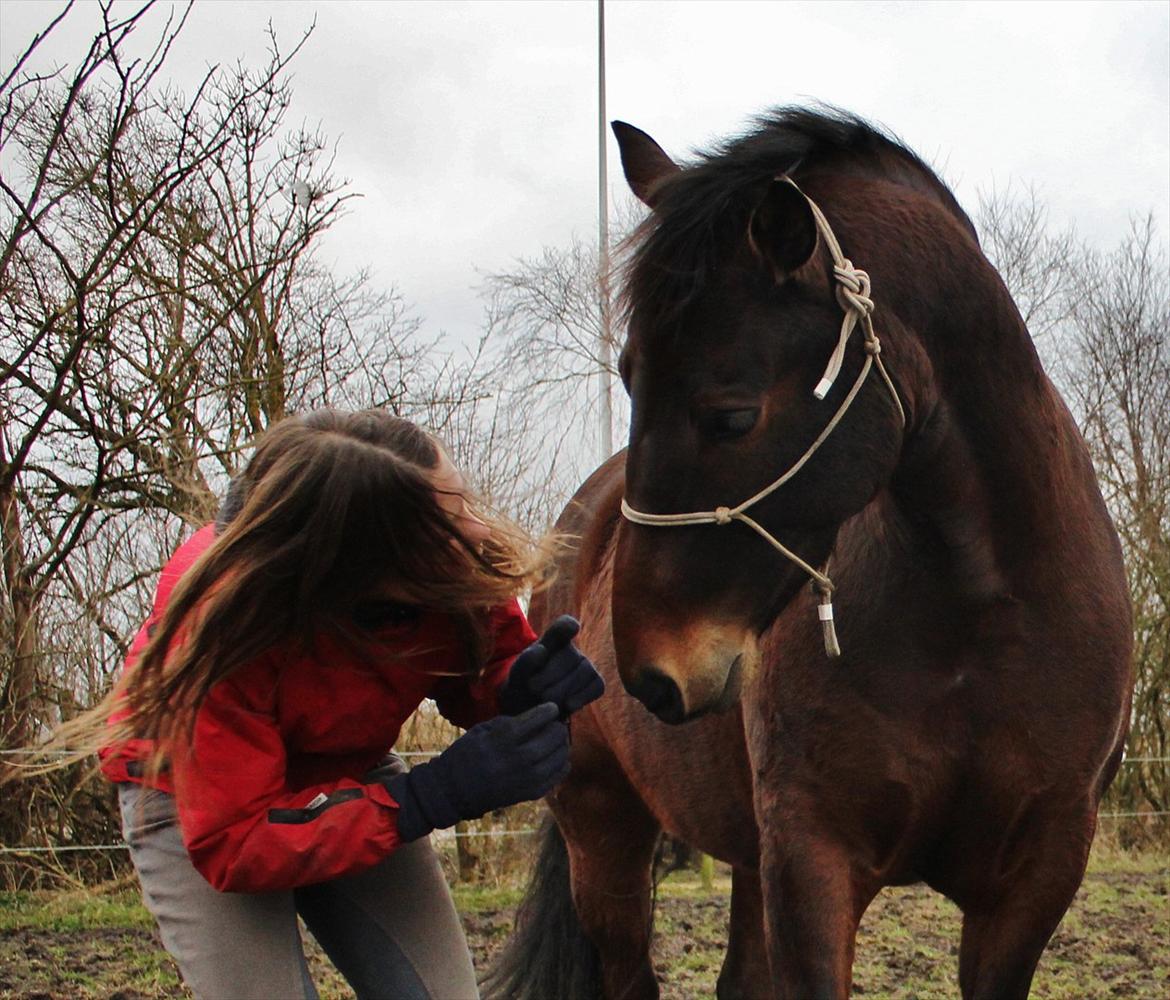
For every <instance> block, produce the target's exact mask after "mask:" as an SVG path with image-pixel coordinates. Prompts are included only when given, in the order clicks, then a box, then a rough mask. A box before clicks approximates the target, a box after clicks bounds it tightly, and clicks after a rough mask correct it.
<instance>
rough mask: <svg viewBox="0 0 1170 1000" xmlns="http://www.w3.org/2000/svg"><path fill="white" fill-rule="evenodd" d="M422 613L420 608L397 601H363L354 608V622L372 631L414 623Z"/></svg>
mask: <svg viewBox="0 0 1170 1000" xmlns="http://www.w3.org/2000/svg"><path fill="white" fill-rule="evenodd" d="M420 615H421V612H420V611H419V609H418V608H416V607H413V606H412V605H409V604H399V603H398V602H397V601H363V602H362V603H360V604H358V605H356V606H355V607H354V609H353V620H354V624H356V625H357V626H358V627H359V628H363V629H367V630H369V631H371V632H376V631H378V630H379V629H385V628H403V627H406V626H408V625H414V624H416V623H417V622H418V620H419V617H420Z"/></svg>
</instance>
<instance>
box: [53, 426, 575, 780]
mask: <svg viewBox="0 0 1170 1000" xmlns="http://www.w3.org/2000/svg"><path fill="white" fill-rule="evenodd" d="M440 447H441V446H440V445H439V444H438V442H437V441H436V440H435V439H434V438H432V437H431V436H430V435H429V434H427V433H426V432H425V431H423V430H422V429H420V428H419V427H417V426H416V425H414V424H412V423H410V422H409V421H406V420H403V419H400V418H398V417H395V416H392V415H390V414H388V413H385V412H382V411H380V410H363V411H359V412H355V413H346V412H341V411H337V410H319V411H315V412H311V413H308V414H305V415H302V416H297V417H291V418H289V419H286V420H285V421H282V422H281V423H279V424H277V425H275V426H274V427H273V428H271V429H270V430H269V431H268V432H267V433H266V434H265V436H264V437H263V438H262V440H261V441H260V443H259V445H258V447H257V448H256V451H255V453H254V455H253V457H252V459H251V461H250V462H249V463H248V465H247V468H246V469H245V470H244V472H243V473H242V476H241V477H240V478H239V479H238V480H237V482H236V483H235V484H233V489H232V491H231V496H230V497H229V501H228V503H227V504H225V508H237V509H228V510H227V511H226V514H227V516H226V517H225V516H224V514H223V513H221V517H220V519H219V521H220V523H219V527H220V528H221V531H220V533H219V534H218V536H217V538H216V539H215V541H214V542H213V543H212V544H211V546H210V547H209V548H208V549H207V550H206V551H205V552H204V553H203V554H202V555H201V556H200V558H199V559H198V560H197V561H196V562H195V563H194V564H193V565H192V566H191V568H190V569H189V570H188V571H187V572H186V573H185V574H184V576H183V578H182V580H181V581H180V582H179V583H178V584H177V585H176V587H175V590H174V592H173V593H172V595H171V598H170V601H169V602H168V604H167V608H166V612H165V613H164V615H163V616H162V618H161V620H160V621H159V622H157V623H156V626H155V628H154V631H153V633H152V635H151V638H150V640H149V642H148V644H147V646H146V647H145V649H144V650H143V652H142V655H141V656H140V658H139V659H138V662H137V663H136V664H135V665H134V667H133V668H132V669H131V670H129V671H127V673H126V674H125V675H124V676H123V677H122V679H121V681H120V682H119V684H118V685H117V686H116V687H115V688H114V690H113V691H111V692H110V694H109V695H108V696H107V697H106V698H105V699H104V700H103V701H102V702H101V703H100V704H99V705H98V706H96V707H95V708H94V709H92V710H91V711H89V712H87V713H85V714H84V715H82V716H80V717H78V718H77V719H74V720H72V721H71V722H69V723H67V724H66V725H65V726H63V727H61V729H60V730H58V732H57V733H56V734H55V736H54V738H53V739H52V741H51V743H50V744H48V745H47V746H46V749H48V748H49V747H54V746H68V748H69V750H70V751H75V756H76V757H80V756H83V755H84V754H85V753H87V752H91V751H92V750H94V749H96V748H97V746H99V745H104V744H109V743H112V742H118V741H120V740H123V739H129V738H135V737H137V738H147V739H154V740H158V741H160V743H162V744H166V743H167V742H168V741H170V740H174V739H183V738H185V737H186V735H187V734H188V733H189V731H190V728H191V727H192V726H193V725H194V718H195V713H196V712H197V711H198V709H199V706H200V705H201V704H202V702H203V700H204V699H205V698H206V697H207V694H208V692H209V691H210V690H211V688H212V687H213V686H214V685H215V684H216V683H218V682H219V681H221V680H223V679H224V678H226V677H228V676H230V675H231V674H232V673H234V672H235V671H236V670H238V669H239V668H240V667H242V666H244V665H245V664H247V663H248V662H249V661H251V660H253V659H254V658H255V657H256V656H258V655H259V654H261V653H263V652H264V651H266V650H269V649H272V648H274V647H277V646H281V645H283V644H290V646H291V648H294V649H302V650H311V649H312V646H313V643H314V640H315V639H316V638H317V637H319V636H321V635H322V634H329V635H332V636H334V637H336V638H338V639H340V640H341V641H343V642H345V643H347V644H350V645H351V647H354V648H356V649H357V650H358V651H359V652H361V653H364V654H368V655H369V656H371V657H373V656H376V655H377V651H378V633H377V630H371V629H364V628H363V627H362V625H361V615H360V613H359V612H360V610H361V609H362V608H363V607H367V608H368V606H369V602H370V601H371V600H374V601H378V600H382V601H383V602H385V603H393V604H395V605H399V606H403V607H407V608H410V607H414V608H420V609H425V610H428V611H439V612H443V613H446V614H448V615H450V616H451V618H452V621H453V623H454V627H455V628H456V630H457V632H458V636H459V638H460V639H461V640H462V642H463V645H464V648H465V651H466V654H467V655H466V673H467V674H468V675H469V676H473V677H474V676H475V675H477V674H478V673H479V671H480V670H482V668H483V665H484V663H485V661H486V657H487V654H488V653H489V652H490V650H489V649H488V648H487V645H488V638H487V634H486V621H487V612H488V610H489V609H490V608H492V607H494V606H497V605H499V604H502V603H504V602H506V601H508V600H510V599H511V598H513V597H515V596H517V595H519V594H521V593H523V592H524V591H526V590H529V589H531V588H534V587H539V586H540V585H542V583H543V582H544V573H545V571H546V569H547V567H548V566H549V565H550V562H551V560H550V552H549V550H550V548H551V546H552V544H553V542H552V541H551V540H550V541H548V542H546V543H544V544H536V543H534V542H533V541H532V540H531V539H529V538H528V536H526V535H525V534H524V533H523V532H522V531H521V530H520V529H519V528H517V527H515V526H514V525H512V524H511V523H510V522H508V521H506V520H505V519H502V518H499V517H496V516H494V515H491V514H489V513H488V512H487V511H485V510H483V509H482V505H480V504H478V502H477V501H476V500H475V499H474V498H473V497H470V496H467V497H465V499H466V500H467V502H468V506H469V510H470V511H471V512H472V513H474V514H475V515H476V516H478V517H480V518H481V519H482V520H483V521H484V522H485V523H486V524H487V525H488V526H489V527H490V529H491V534H490V536H489V538H488V539H487V541H486V542H484V543H483V545H482V546H476V545H472V544H471V543H469V542H468V540H467V539H466V538H464V536H463V535H462V534H461V533H460V531H459V529H458V526H457V525H456V523H455V521H454V520H453V519H452V517H451V515H450V514H449V513H448V512H447V511H446V510H444V509H443V507H441V506H440V504H439V503H438V502H437V499H436V496H435V485H434V483H433V480H432V473H433V472H434V470H435V469H436V468H437V467H438V465H439V463H440V460H441V451H440ZM225 522H226V523H225ZM406 662H407V663H408V664H409V663H410V662H411V660H410V659H408V660H407V661H406ZM417 663H418V666H417V667H416V668H417V669H424V670H425V669H426V659H425V657H421V656H420V657H418V658H417ZM122 707H126V708H128V709H129V715H128V717H126V718H125V719H123V720H122V721H120V722H117V723H114V724H112V725H107V722H108V720H109V718H110V716H111V714H112V713H114V711H115V710H116V709H119V708H122ZM70 757H71V758H74V754H72V753H71V754H70Z"/></svg>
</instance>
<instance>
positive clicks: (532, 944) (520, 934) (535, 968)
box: [480, 817, 602, 1000]
mask: <svg viewBox="0 0 1170 1000" xmlns="http://www.w3.org/2000/svg"><path fill="white" fill-rule="evenodd" d="M480 985H481V987H482V989H483V996H484V1000H549V998H551V997H555V998H557V1000H597V998H598V997H600V996H601V988H602V984H601V964H600V961H599V959H598V954H597V949H596V948H594V947H593V945H592V943H591V942H590V941H589V939H588V938H587V937H585V932H584V930H582V928H581V923H580V921H579V920H578V919H577V911H576V910H575V909H574V908H573V898H572V893H571V891H570V887H569V852H568V849H567V848H566V847H565V840H564V838H563V837H562V836H561V831H560V828H559V827H558V826H557V825H556V823H554V822H553V820H552V818H551V817H550V818H549V819H547V820H546V821H545V826H544V830H543V834H542V839H541V845H540V856H539V857H538V858H537V861H536V868H535V869H534V870H533V873H532V878H531V879H530V880H529V883H528V889H527V890H526V891H525V893H524V898H523V899H522V900H521V901H520V905H519V906H518V907H517V909H516V926H515V930H514V931H513V933H512V936H511V937H510V938H509V939H508V943H507V944H506V945H505V946H504V950H503V951H502V952H501V953H500V954H499V955H498V956H497V957H496V959H495V960H494V961H493V962H492V964H491V967H490V968H489V969H488V971H487V974H486V975H485V976H484V979H483V982H482V983H481V984H480Z"/></svg>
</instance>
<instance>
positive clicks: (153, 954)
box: [0, 853, 1170, 1000]
mask: <svg viewBox="0 0 1170 1000" xmlns="http://www.w3.org/2000/svg"><path fill="white" fill-rule="evenodd" d="M1168 882H1170V871H1168V867H1167V859H1166V858H1165V857H1160V856H1158V855H1156V854H1152V853H1151V854H1146V855H1143V856H1137V857H1135V856H1130V855H1124V854H1108V855H1097V856H1095V857H1094V860H1093V863H1092V865H1091V866H1090V870H1089V874H1088V876H1087V877H1086V879H1085V883H1084V885H1083V886H1082V888H1081V891H1080V893H1079V894H1078V896H1077V899H1076V901H1075V902H1074V904H1073V906H1072V908H1071V909H1070V910H1069V912H1068V914H1067V915H1066V917H1065V919H1064V922H1063V923H1062V924H1061V926H1060V928H1059V930H1058V931H1057V933H1056V935H1055V937H1054V938H1053V940H1052V943H1051V944H1050V945H1049V948H1048V951H1047V952H1046V954H1045V956H1044V959H1043V961H1042V962H1041V965H1040V970H1039V972H1038V973H1037V976H1036V980H1035V983H1034V986H1033V996H1034V997H1043V998H1068V1000H1073V998H1076V1000H1083V998H1095V997H1119V998H1135V1000H1145V998H1149V1000H1155V998H1156V1000H1164V998H1165V997H1167V996H1170V895H1168ZM729 893H730V883H729V882H728V881H727V880H726V879H721V878H716V880H715V883H714V886H713V888H712V890H711V891H706V890H704V889H703V888H702V886H701V885H700V883H699V881H698V876H697V875H695V874H694V873H691V872H679V873H676V874H674V875H672V876H671V877H670V878H668V879H667V880H666V881H665V882H664V883H663V884H662V886H661V888H660V891H659V902H658V911H657V936H656V941H655V963H656V965H657V968H658V971H659V980H660V982H661V984H662V995H663V998H664V1000H691V998H697V997H710V996H713V995H714V987H715V978H716V976H717V975H718V973H719V966H720V963H721V962H722V958H723V949H724V947H725V945H726V941H727V936H726V935H727V915H728V897H729ZM519 895H520V892H519V890H518V889H509V888H503V889H501V888H484V887H466V886H460V887H457V888H456V890H455V897H456V902H457V904H458V906H459V909H460V912H461V913H462V914H463V917H464V921H465V924H466V927H467V931H468V938H469V940H470V942H471V945H472V950H473V952H474V954H475V959H476V965H477V967H480V968H482V966H483V964H484V963H485V962H486V961H487V960H488V959H489V958H490V956H491V955H492V954H493V953H494V952H495V951H496V950H497V949H498V948H499V947H500V946H501V944H502V943H503V941H504V940H505V938H506V937H507V935H508V933H509V930H510V928H511V915H512V910H513V907H514V906H515V903H516V901H517V899H518V898H519ZM958 931H959V914H958V911H957V910H956V909H955V908H954V907H953V906H952V905H951V904H950V903H948V902H947V901H946V900H944V899H942V898H941V897H939V896H936V895H935V894H933V893H931V892H930V891H929V890H926V889H923V888H920V887H911V888H905V889H888V890H886V891H885V892H884V893H882V895H881V896H879V897H878V899H877V900H876V901H875V903H874V904H873V906H872V907H871V908H870V910H869V912H868V913H867V914H866V917H865V921H864V923H863V924H862V928H861V933H860V935H859V937H858V956H857V963H856V966H855V982H854V994H855V995H857V996H863V997H889V998H900V1000H903V998H904V1000H912V998H918V1000H926V998H934V997H957V996H958V987H957V984H956V968H957V961H958V959H957V954H958V951H957V948H958ZM310 963H311V967H312V969H313V973H314V978H315V979H316V981H317V983H318V987H319V988H320V990H321V994H322V997H347V996H350V995H351V994H350V993H349V992H348V990H347V989H346V987H345V984H344V982H343V981H342V980H341V979H340V978H339V977H338V975H337V973H336V972H335V971H334V970H333V969H332V967H331V966H330V965H329V963H328V960H327V959H326V958H325V957H324V955H322V954H321V953H320V951H319V950H318V949H316V948H315V947H312V948H310ZM187 995H188V994H187V993H186V992H185V990H184V989H183V987H182V985H181V983H180V981H179V979H178V976H177V974H176V972H175V969H174V966H173V965H172V963H171V962H170V959H169V958H168V957H167V955H166V953H165V952H164V951H162V949H161V947H160V946H159V944H158V941H157V938H156V936H155V934H154V930H153V925H152V922H151V919H150V916H149V914H148V913H147V912H146V911H145V910H144V909H143V908H142V906H141V904H140V902H139V900H138V896H137V893H136V891H135V890H134V888H133V885H132V884H126V883H123V884H120V885H119V884H111V885H107V886H103V887H101V888H100V889H97V890H86V891H76V892H57V893H52V894H32V893H9V894H3V895H0V997H13V998H18V997H19V998H23V1000H49V998H58V997H59V998H75V997H76V998H97V997H104V998H109V1000H140V998H160V997H183V996H187ZM550 1000H554V998H550Z"/></svg>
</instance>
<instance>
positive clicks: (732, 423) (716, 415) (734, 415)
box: [699, 406, 760, 440]
mask: <svg viewBox="0 0 1170 1000" xmlns="http://www.w3.org/2000/svg"><path fill="white" fill-rule="evenodd" d="M759 419H760V409H759V407H757V406H753V407H747V408H744V409H735V410H707V411H705V412H704V413H702V414H701V415H700V416H699V429H700V430H701V431H703V433H704V434H707V435H708V436H710V437H714V438H719V439H722V440H727V439H729V438H737V437H742V436H743V435H744V434H746V433H747V432H748V431H750V430H751V429H752V428H753V427H755V426H756V421H757V420H759Z"/></svg>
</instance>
